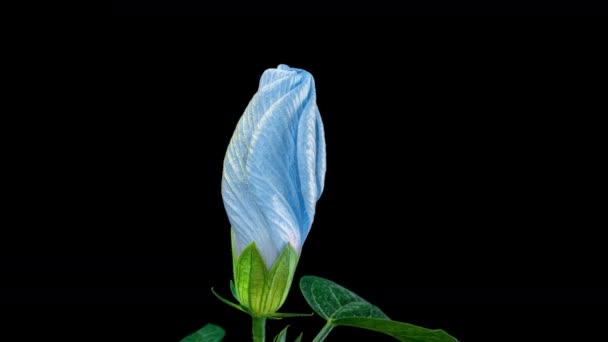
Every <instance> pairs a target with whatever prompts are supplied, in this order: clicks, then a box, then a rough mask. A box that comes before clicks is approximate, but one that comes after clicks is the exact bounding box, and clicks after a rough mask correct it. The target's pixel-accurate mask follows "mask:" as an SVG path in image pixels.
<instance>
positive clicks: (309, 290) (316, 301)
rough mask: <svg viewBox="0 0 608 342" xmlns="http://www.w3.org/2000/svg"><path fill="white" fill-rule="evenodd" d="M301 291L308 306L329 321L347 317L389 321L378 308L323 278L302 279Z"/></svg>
mask: <svg viewBox="0 0 608 342" xmlns="http://www.w3.org/2000/svg"><path fill="white" fill-rule="evenodd" d="M300 290H302V294H303V295H304V298H305V299H306V301H307V302H308V305H310V307H311V308H312V309H313V310H314V311H315V312H316V313H317V314H319V316H321V317H323V318H325V320H328V321H329V320H331V321H333V320H335V319H339V318H346V317H366V318H384V319H388V316H386V315H385V314H384V312H382V310H380V309H379V308H378V307H377V306H375V305H372V304H370V303H369V302H367V301H366V300H365V299H363V298H361V297H359V296H357V295H356V294H354V293H353V292H351V291H350V290H347V289H346V288H344V287H342V286H340V285H338V284H336V283H334V282H333V281H330V280H327V279H323V278H321V277H314V276H304V277H302V279H300Z"/></svg>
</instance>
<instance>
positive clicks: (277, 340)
mask: <svg viewBox="0 0 608 342" xmlns="http://www.w3.org/2000/svg"><path fill="white" fill-rule="evenodd" d="M287 328H289V325H288V326H286V327H285V329H283V330H281V332H280V333H279V334H278V335H277V336H275V337H274V340H273V342H286V341H287Z"/></svg>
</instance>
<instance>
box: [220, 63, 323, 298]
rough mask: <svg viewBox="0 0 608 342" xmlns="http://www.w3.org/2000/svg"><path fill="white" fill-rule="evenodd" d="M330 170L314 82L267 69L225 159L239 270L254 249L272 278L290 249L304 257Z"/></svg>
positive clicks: (284, 69)
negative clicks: (243, 255)
mask: <svg viewBox="0 0 608 342" xmlns="http://www.w3.org/2000/svg"><path fill="white" fill-rule="evenodd" d="M325 165H326V164H325V138H324V132H323V123H322V121H321V116H320V114H319V110H318V108H317V104H316V93H315V84H314V79H313V77H312V75H311V74H310V73H308V72H306V71H304V70H300V69H295V68H290V67H288V66H286V65H279V66H278V68H276V69H268V70H266V71H265V72H264V73H263V75H262V78H261V80H260V85H259V89H258V92H257V93H256V94H255V96H254V97H253V99H252V100H251V101H250V103H249V105H248V106H247V109H246V110H245V113H244V114H243V116H242V117H241V119H240V120H239V122H238V124H237V127H236V129H235V131H234V134H233V136H232V139H231V141H230V144H229V146H228V150H227V152H226V157H225V159H224V172H223V178H222V197H223V200H224V206H225V208H226V212H227V214H228V218H229V220H230V223H231V225H232V230H233V252H234V257H235V265H237V264H238V259H239V257H240V256H241V253H243V251H245V249H246V248H248V247H249V246H250V245H251V244H252V243H254V247H255V248H254V249H257V251H258V252H259V255H260V256H261V259H262V260H263V262H264V264H265V266H266V271H267V272H269V273H268V274H270V272H271V269H272V267H273V265H274V264H275V261H277V259H278V258H279V255H281V253H282V252H284V250H285V249H286V247H287V246H288V244H289V246H290V247H291V248H292V249H293V251H295V253H296V255H298V256H299V254H300V253H301V250H302V245H303V243H304V240H305V239H306V236H307V235H308V232H309V231H310V227H311V225H312V222H313V218H314V215H315V206H316V202H317V200H318V199H319V197H320V196H321V193H322V191H323V183H324V178H325ZM288 264H289V263H288ZM290 273H292V274H291V275H292V276H293V270H291V271H290ZM235 278H238V277H237V276H236V266H235ZM289 278H291V277H289ZM235 280H236V282H237V289H238V287H239V284H238V283H239V279H235ZM289 282H291V280H290V281H289ZM287 285H288V286H287V290H288V288H289V284H287ZM237 292H238V291H237ZM242 304H244V305H245V303H242ZM281 304H282V303H281ZM273 306H274V305H273ZM277 309H278V308H277Z"/></svg>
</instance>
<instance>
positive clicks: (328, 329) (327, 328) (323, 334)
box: [312, 321, 334, 342]
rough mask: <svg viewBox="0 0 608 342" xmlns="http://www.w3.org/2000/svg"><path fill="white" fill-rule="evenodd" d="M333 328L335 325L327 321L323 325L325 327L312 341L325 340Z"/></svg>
mask: <svg viewBox="0 0 608 342" xmlns="http://www.w3.org/2000/svg"><path fill="white" fill-rule="evenodd" d="M333 328H334V326H333V325H332V324H331V322H330V321H327V323H325V325H324V326H323V329H321V331H319V333H318V334H317V336H315V339H314V340H312V342H321V341H323V340H325V338H326V337H327V335H329V333H330V332H331V331H332V329H333Z"/></svg>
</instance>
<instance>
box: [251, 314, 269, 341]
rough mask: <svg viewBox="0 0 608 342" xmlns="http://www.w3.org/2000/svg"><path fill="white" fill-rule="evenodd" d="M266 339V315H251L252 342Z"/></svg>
mask: <svg viewBox="0 0 608 342" xmlns="http://www.w3.org/2000/svg"><path fill="white" fill-rule="evenodd" d="M265 340H266V317H253V342H264V341H265Z"/></svg>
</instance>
